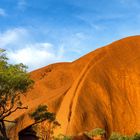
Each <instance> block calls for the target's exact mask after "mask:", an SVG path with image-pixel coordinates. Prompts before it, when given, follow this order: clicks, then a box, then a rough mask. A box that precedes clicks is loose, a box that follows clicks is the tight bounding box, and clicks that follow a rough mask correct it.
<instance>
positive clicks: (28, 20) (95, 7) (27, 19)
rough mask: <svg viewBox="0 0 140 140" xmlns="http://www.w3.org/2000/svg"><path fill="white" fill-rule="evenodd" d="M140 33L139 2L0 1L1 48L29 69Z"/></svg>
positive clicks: (88, 0)
mask: <svg viewBox="0 0 140 140" xmlns="http://www.w3.org/2000/svg"><path fill="white" fill-rule="evenodd" d="M139 34H140V1H139V0H0V48H3V49H6V50H7V55H8V57H9V58H10V62H11V63H20V62H22V63H24V64H26V65H28V67H29V71H30V70H34V69H36V68H39V67H42V66H46V65H48V64H51V63H54V62H60V61H73V60H75V59H77V58H79V57H81V56H82V55H84V54H86V53H88V52H90V51H93V50H95V49H96V48H99V47H102V46H104V45H107V44H109V43H111V42H113V41H115V40H118V39H120V38H123V37H127V36H132V35H139Z"/></svg>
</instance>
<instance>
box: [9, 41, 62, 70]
mask: <svg viewBox="0 0 140 140" xmlns="http://www.w3.org/2000/svg"><path fill="white" fill-rule="evenodd" d="M61 49H62V48H60V50H58V52H57V53H55V51H54V49H53V45H52V44H50V43H35V44H27V45H26V46H25V48H22V49H19V50H14V51H9V52H8V57H9V58H10V61H11V62H15V63H21V62H22V63H23V64H26V65H27V66H30V70H33V69H36V68H40V67H42V66H46V65H47V64H50V63H53V62H58V61H61V60H62V54H61V51H62V50H61Z"/></svg>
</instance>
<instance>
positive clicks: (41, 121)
mask: <svg viewBox="0 0 140 140" xmlns="http://www.w3.org/2000/svg"><path fill="white" fill-rule="evenodd" d="M30 117H31V118H33V119H34V120H35V123H34V125H33V128H34V130H35V131H36V132H37V136H38V137H39V138H40V139H41V140H42V139H43V140H52V139H53V131H54V129H55V128H56V127H57V126H60V124H59V123H58V122H57V121H56V116H55V114H54V113H52V112H49V111H48V107H47V106H46V105H39V106H38V107H37V109H36V110H35V111H34V112H32V113H31V114H30Z"/></svg>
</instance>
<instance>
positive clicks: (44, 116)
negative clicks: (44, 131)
mask: <svg viewBox="0 0 140 140" xmlns="http://www.w3.org/2000/svg"><path fill="white" fill-rule="evenodd" d="M30 116H31V117H32V118H33V119H34V120H35V122H37V123H38V122H41V121H44V120H48V121H50V122H52V121H54V120H55V114H54V113H51V112H48V107H47V105H39V106H38V107H37V109H36V110H35V111H34V112H32V113H31V114H30Z"/></svg>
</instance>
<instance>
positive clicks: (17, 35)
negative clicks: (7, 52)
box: [0, 28, 29, 49]
mask: <svg viewBox="0 0 140 140" xmlns="http://www.w3.org/2000/svg"><path fill="white" fill-rule="evenodd" d="M28 34H29V33H28V31H27V30H26V29H24V28H14V29H9V30H6V31H4V32H0V42H1V43H0V47H1V48H5V49H6V48H8V46H9V45H10V48H11V47H14V46H17V44H18V45H19V46H21V45H22V44H20V43H21V42H22V43H23V42H25V40H26V39H27V37H28Z"/></svg>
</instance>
